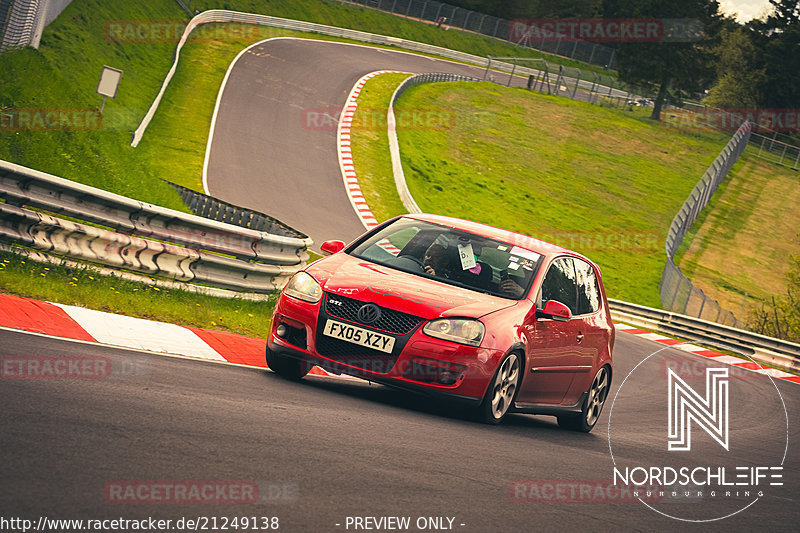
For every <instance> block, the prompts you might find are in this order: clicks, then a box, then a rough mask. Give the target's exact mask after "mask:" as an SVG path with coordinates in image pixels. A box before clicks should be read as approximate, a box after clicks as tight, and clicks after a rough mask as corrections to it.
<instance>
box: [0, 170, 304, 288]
mask: <svg viewBox="0 0 800 533" xmlns="http://www.w3.org/2000/svg"><path fill="white" fill-rule="evenodd" d="M0 198H2V199H3V200H5V203H0V234H1V235H2V236H3V237H5V239H6V240H10V241H12V242H16V243H19V244H23V245H26V246H30V247H33V248H36V249H39V250H44V251H49V252H54V253H57V254H60V255H65V256H68V257H71V258H75V259H78V260H82V261H89V262H93V263H98V264H102V265H107V266H112V267H116V268H121V269H127V270H133V271H137V272H145V273H148V274H153V275H158V276H162V277H167V278H171V279H177V280H182V281H196V282H201V283H204V284H208V285H211V286H214V287H222V288H227V289H235V290H240V291H252V292H262V293H263V292H270V291H273V290H275V289H279V288H281V287H282V286H283V285H284V284H285V282H286V281H287V280H288V278H289V276H291V275H292V274H294V273H295V272H296V271H298V270H300V269H301V268H303V266H304V264H305V261H307V260H308V253H307V249H308V247H309V246H310V245H311V244H312V243H311V239H309V238H308V237H306V236H304V235H302V234H299V233H297V232H295V231H294V230H292V231H293V232H294V233H295V236H286V235H273V234H270V233H266V232H263V231H257V230H254V229H249V228H243V227H238V226H235V225H232V224H228V223H225V222H219V221H215V220H209V219H206V218H203V217H200V216H197V215H192V214H187V213H182V212H179V211H174V210H171V209H166V208H163V207H159V206H154V205H151V204H147V203H143V202H139V201H136V200H132V199H130V198H126V197H124V196H120V195H117V194H113V193H109V192H106V191H102V190H100V189H96V188H94V187H89V186H87V185H82V184H79V183H75V182H72V181H70V180H66V179H63V178H59V177H57V176H52V175H50V174H45V173H44V172H39V171H36V170H32V169H29V168H26V167H22V166H19V165H15V164H13V163H8V162H5V161H0ZM22 206H30V207H33V208H37V209H41V210H44V211H46V212H47V213H38V212H34V211H31V210H29V209H25V208H23V207H22ZM53 215H64V216H67V217H70V218H73V219H77V220H78V221H81V222H75V221H72V220H64V219H60V218H56V217H55V216H53ZM94 225H99V226H102V227H101V228H98V227H95V226H94Z"/></svg>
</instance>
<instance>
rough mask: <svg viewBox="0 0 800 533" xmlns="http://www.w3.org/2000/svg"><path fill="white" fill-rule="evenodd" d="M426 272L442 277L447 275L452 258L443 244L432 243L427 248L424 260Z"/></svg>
mask: <svg viewBox="0 0 800 533" xmlns="http://www.w3.org/2000/svg"><path fill="white" fill-rule="evenodd" d="M422 265H423V268H424V269H425V272H427V273H428V274H430V275H431V276H439V277H440V278H446V277H447V271H448V268H449V267H450V258H449V257H448V256H447V251H446V249H445V247H444V246H442V245H441V244H431V245H430V246H428V249H427V250H425V259H424V260H423V261H422Z"/></svg>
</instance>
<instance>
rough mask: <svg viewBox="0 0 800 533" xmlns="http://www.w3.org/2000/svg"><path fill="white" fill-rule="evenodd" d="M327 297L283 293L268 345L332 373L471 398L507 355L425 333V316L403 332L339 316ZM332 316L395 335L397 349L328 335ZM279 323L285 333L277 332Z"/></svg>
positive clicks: (482, 390)
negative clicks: (380, 349)
mask: <svg viewBox="0 0 800 533" xmlns="http://www.w3.org/2000/svg"><path fill="white" fill-rule="evenodd" d="M327 298H328V294H326V295H325V296H323V298H322V300H320V302H317V303H313V304H312V303H308V302H304V301H300V300H297V299H295V298H292V297H289V296H286V295H281V296H280V298H279V299H278V303H277V304H276V306H275V313H274V315H273V321H272V329H271V331H270V336H269V339H268V346H269V349H270V350H272V351H273V352H276V353H280V354H283V355H287V356H291V357H299V358H308V359H310V360H312V361H313V362H314V363H315V364H317V365H319V366H321V367H322V368H324V369H326V370H328V371H331V372H333V373H337V374H348V375H352V376H355V377H359V378H363V379H367V380H370V381H375V382H378V383H383V384H386V385H392V386H398V387H402V388H406V389H411V390H414V391H417V392H425V393H433V394H436V395H439V394H443V395H446V396H448V397H451V398H455V399H459V400H466V401H471V402H480V400H481V399H482V398H483V396H484V394H485V392H486V388H487V387H488V385H489V382H490V380H491V379H492V377H493V376H494V372H495V369H496V368H497V364H498V363H499V361H500V360H501V358H502V357H503V355H505V353H504V351H503V350H495V349H490V348H484V347H473V346H466V345H462V344H458V343H454V342H449V341H444V340H440V339H436V338H433V337H430V336H428V335H426V334H424V333H423V332H422V326H424V324H425V323H426V322H427V320H420V321H419V323H418V324H417V325H416V326H414V327H412V328H411V329H410V331H408V332H407V333H404V334H400V333H397V332H388V331H386V330H376V329H374V328H370V327H369V326H365V325H364V324H361V323H358V322H355V321H352V320H347V319H345V318H342V316H341V313H339V310H338V309H337V310H336V311H334V312H336V313H337V314H336V315H333V314H329V313H328V309H327V307H328V306H327V305H326V302H327ZM330 319H333V320H336V321H339V322H345V323H351V324H353V325H354V326H357V327H359V328H366V329H371V330H374V331H376V332H378V333H382V334H391V335H392V336H393V337H394V338H395V339H396V340H395V348H394V350H393V351H392V353H391V354H385V353H382V352H377V351H376V350H371V349H368V348H364V347H361V346H359V345H357V344H352V343H348V342H346V341H340V340H335V339H331V338H330V337H327V336H324V335H323V334H322V330H323V327H324V324H325V322H326V321H327V320H330ZM281 325H283V326H284V327H283V328H282V332H283V336H282V337H281V336H279V335H278V334H277V333H276V330H277V329H278V327H279V326H281Z"/></svg>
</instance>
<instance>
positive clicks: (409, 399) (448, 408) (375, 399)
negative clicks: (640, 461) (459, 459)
mask: <svg viewBox="0 0 800 533" xmlns="http://www.w3.org/2000/svg"><path fill="white" fill-rule="evenodd" d="M264 375H265V376H266V377H267V378H269V379H272V380H279V381H280V382H282V383H285V384H289V385H292V386H296V387H298V388H299V387H304V388H306V389H308V390H314V391H318V392H320V393H324V394H336V395H338V396H340V397H342V398H344V399H347V400H355V401H364V402H370V403H377V404H380V405H382V406H384V407H393V408H396V409H398V410H403V411H413V412H416V413H419V414H423V415H427V416H431V417H435V418H438V419H441V420H447V421H451V422H454V423H461V424H465V425H469V426H471V427H474V428H477V429H481V428H485V429H486V430H490V431H494V432H502V433H503V434H509V435H517V436H525V437H528V438H530V437H531V436H535V437H537V438H540V439H541V440H543V441H553V442H558V443H559V445H566V446H571V445H572V444H574V445H575V446H576V447H585V446H586V445H587V443H597V444H599V445H602V446H605V442H606V440H605V436H604V435H605V434H604V433H603V432H602V431H600V432H597V428H600V427H604V424H605V422H604V419H605V417H603V418H601V420H600V421H599V422H598V426H597V428H596V429H595V432H596V433H595V432H593V433H588V434H587V433H580V432H575V431H569V430H565V429H562V428H561V427H559V426H558V423H557V422H556V419H555V417H551V416H544V415H542V416H539V415H528V414H522V413H509V414H508V415H506V417H505V419H504V420H503V422H502V423H501V424H499V425H497V426H492V425H490V424H485V423H483V422H480V421H477V420H476V419H475V415H474V411H475V408H476V407H475V406H470V405H467V404H464V403H459V402H457V401H452V400H446V399H441V398H436V397H432V396H428V395H425V394H423V393H417V392H414V391H409V390H406V389H400V388H395V387H391V386H388V385H383V384H380V383H375V382H369V381H366V380H361V379H357V378H349V377H345V378H340V377H338V376H336V377H327V376H307V377H306V378H304V379H302V380H299V381H292V380H288V379H285V378H282V377H280V376H278V375H277V374H274V373H273V372H271V371H269V370H266V371H264Z"/></svg>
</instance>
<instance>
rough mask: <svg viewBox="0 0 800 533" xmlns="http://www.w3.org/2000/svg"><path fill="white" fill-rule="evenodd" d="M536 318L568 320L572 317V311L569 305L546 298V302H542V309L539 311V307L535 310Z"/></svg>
mask: <svg viewBox="0 0 800 533" xmlns="http://www.w3.org/2000/svg"><path fill="white" fill-rule="evenodd" d="M536 318H550V319H552V320H558V321H559V322H569V320H570V319H571V318H572V312H570V310H569V307H567V306H566V305H564V304H562V303H561V302H557V301H555V300H547V303H545V304H544V309H542V310H541V311H540V310H539V309H537V310H536Z"/></svg>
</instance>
